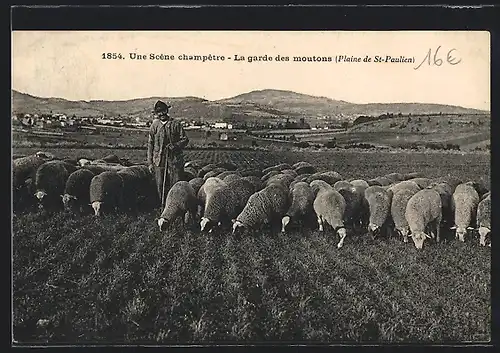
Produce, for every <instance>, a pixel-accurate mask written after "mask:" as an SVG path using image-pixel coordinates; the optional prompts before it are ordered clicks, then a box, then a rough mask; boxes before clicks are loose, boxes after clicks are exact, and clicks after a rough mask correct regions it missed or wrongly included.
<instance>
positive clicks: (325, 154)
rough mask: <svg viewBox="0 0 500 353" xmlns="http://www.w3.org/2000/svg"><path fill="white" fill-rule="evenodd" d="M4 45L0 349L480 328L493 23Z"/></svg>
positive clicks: (487, 293) (17, 33) (100, 35)
mask: <svg viewBox="0 0 500 353" xmlns="http://www.w3.org/2000/svg"><path fill="white" fill-rule="evenodd" d="M11 42H12V47H11V48H12V49H11V50H12V53H11V60H12V61H11V62H12V64H11V112H12V113H11V150H12V161H11V178H12V179H11V181H12V185H11V186H12V187H11V190H12V204H11V206H12V245H11V248H12V249H11V255H12V282H11V283H12V343H13V344H14V345H30V344H33V345H52V344H54V345H57V344H68V345H80V344H82V345H83V344H96V345H99V344H116V345H121V344H132V345H133V344H140V345H177V344H210V345H217V344H219V343H220V344H224V343H228V342H232V343H242V344H244V343H246V344H251V343H252V342H275V343H276V342H278V343H279V342H282V343H288V344H293V343H304V342H306V343H311V344H314V343H323V344H352V345H356V344H386V343H396V344H407V343H420V344H446V343H475V344H489V342H490V341H491V335H492V332H491V320H492V311H491V240H490V239H491V225H490V224H491V223H490V221H491V220H490V215H491V196H490V189H491V180H490V163H491V156H490V149H491V147H490V137H491V132H490V126H491V112H490V111H491V106H490V95H491V93H490V87H491V82H490V75H491V74H490V32H488V31H479V30H467V31H462V30H460V31H459V30H456V31H438V30H433V31H410V30H405V31H334V30H332V31H264V30H261V31H240V30H226V31H222V30H220V31H219V30H217V31H208V30H206V31H202V30H196V31H195V30H161V31H139V30H134V31H132V30H119V31H118V30H116V31H115V30H113V31H112V30H109V31H105V30H93V31H83V30H64V31H63V30H59V31H49V30H43V31H42V30H36V31H35V30H12V32H11Z"/></svg>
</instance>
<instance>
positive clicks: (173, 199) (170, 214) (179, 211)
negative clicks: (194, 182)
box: [157, 180, 197, 231]
mask: <svg viewBox="0 0 500 353" xmlns="http://www.w3.org/2000/svg"><path fill="white" fill-rule="evenodd" d="M196 209H197V199H196V195H195V193H194V190H193V187H192V186H191V184H189V182H187V181H184V180H181V181H178V182H176V183H175V184H174V185H173V186H172V187H171V188H170V190H169V191H168V194H167V197H166V200H165V208H164V209H163V212H162V214H161V216H160V218H158V221H157V222H158V227H159V228H160V231H161V230H162V229H163V227H168V226H169V225H170V224H172V223H173V222H174V221H175V220H176V219H177V218H178V217H183V218H184V223H185V224H187V223H188V222H189V220H191V221H192V222H193V221H194V220H195V216H196Z"/></svg>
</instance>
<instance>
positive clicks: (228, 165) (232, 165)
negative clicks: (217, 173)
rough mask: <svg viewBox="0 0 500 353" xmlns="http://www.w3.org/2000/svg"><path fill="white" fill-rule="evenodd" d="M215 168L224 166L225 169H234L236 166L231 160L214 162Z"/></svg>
mask: <svg viewBox="0 0 500 353" xmlns="http://www.w3.org/2000/svg"><path fill="white" fill-rule="evenodd" d="M215 165H216V166H217V168H224V169H225V170H236V169H238V166H237V165H236V164H234V163H232V162H227V161H226V162H219V163H216V164H215Z"/></svg>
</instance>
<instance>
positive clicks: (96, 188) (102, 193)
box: [89, 172, 123, 216]
mask: <svg viewBox="0 0 500 353" xmlns="http://www.w3.org/2000/svg"><path fill="white" fill-rule="evenodd" d="M89 193H90V203H91V206H92V208H93V209H94V214H95V215H96V216H101V214H102V213H103V212H118V211H120V210H121V207H122V205H123V181H122V178H121V177H120V175H118V173H117V172H102V173H101V174H98V175H96V176H94V177H93V178H92V181H91V182H90V188H89Z"/></svg>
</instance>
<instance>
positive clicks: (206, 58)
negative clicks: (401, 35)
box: [102, 53, 415, 63]
mask: <svg viewBox="0 0 500 353" xmlns="http://www.w3.org/2000/svg"><path fill="white" fill-rule="evenodd" d="M102 58H103V59H118V60H120V59H129V60H136V61H137V60H150V61H151V60H152V61H176V60H178V61H200V62H214V61H218V62H221V61H229V62H230V61H234V62H248V63H252V62H320V63H321V62H326V63H328V62H330V63H415V57H413V56H404V55H399V56H396V55H374V56H370V55H365V56H353V55H344V54H342V55H335V56H318V55H311V56H309V55H300V56H284V55H268V54H266V55H248V56H245V55H239V54H235V55H232V56H227V55H215V54H208V55H195V54H177V55H174V54H165V53H148V54H139V53H129V54H128V56H124V55H122V54H121V53H103V54H102Z"/></svg>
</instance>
